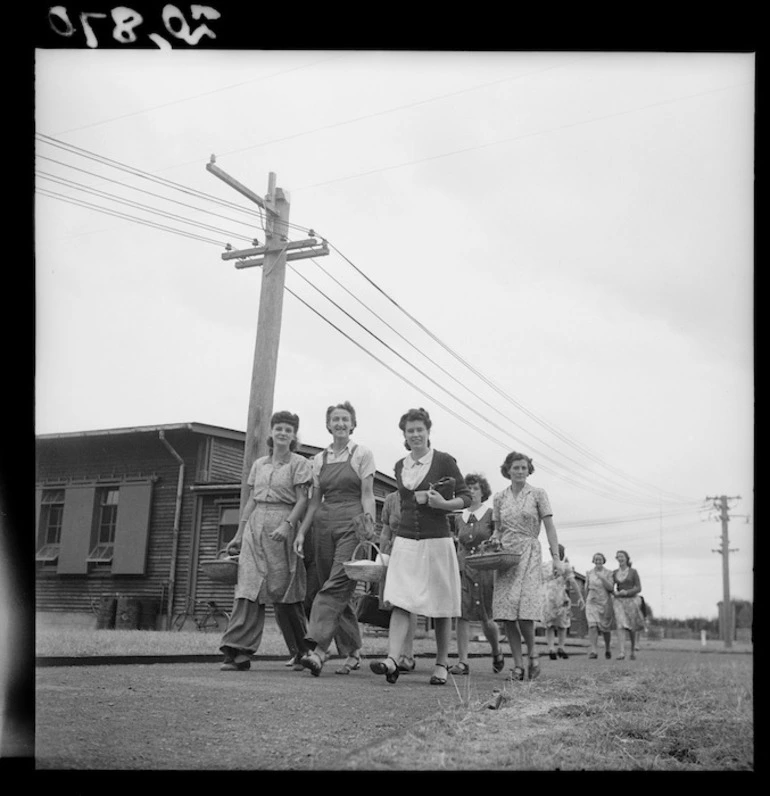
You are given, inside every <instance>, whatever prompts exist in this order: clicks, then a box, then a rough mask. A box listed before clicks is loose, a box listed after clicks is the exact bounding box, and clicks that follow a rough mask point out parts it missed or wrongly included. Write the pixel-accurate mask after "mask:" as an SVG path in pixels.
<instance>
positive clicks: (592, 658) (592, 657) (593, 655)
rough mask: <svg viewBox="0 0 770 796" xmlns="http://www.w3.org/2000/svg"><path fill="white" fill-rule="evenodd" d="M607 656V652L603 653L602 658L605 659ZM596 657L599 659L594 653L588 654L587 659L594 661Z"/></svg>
mask: <svg viewBox="0 0 770 796" xmlns="http://www.w3.org/2000/svg"><path fill="white" fill-rule="evenodd" d="M608 655H609V653H608V652H605V653H604V657H605V658H606V657H607V656H608ZM598 657H599V656H598V655H597V654H596V653H595V652H589V653H588V659H589V660H596V659H597V658H598Z"/></svg>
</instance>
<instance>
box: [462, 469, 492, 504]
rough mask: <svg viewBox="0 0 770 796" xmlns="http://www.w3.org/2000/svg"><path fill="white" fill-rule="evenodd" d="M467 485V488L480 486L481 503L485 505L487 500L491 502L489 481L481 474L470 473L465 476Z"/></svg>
mask: <svg viewBox="0 0 770 796" xmlns="http://www.w3.org/2000/svg"><path fill="white" fill-rule="evenodd" d="M465 484H466V486H471V485H472V484H478V485H479V489H481V502H482V503H483V502H484V501H485V500H489V496H490V495H491V494H492V490H491V489H490V486H489V481H487V479H486V478H484V476H483V475H481V474H480V473H468V475H466V476H465Z"/></svg>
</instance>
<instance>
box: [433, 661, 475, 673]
mask: <svg viewBox="0 0 770 796" xmlns="http://www.w3.org/2000/svg"><path fill="white" fill-rule="evenodd" d="M439 665H440V664H439ZM470 673H471V667H470V666H468V664H467V663H465V662H463V661H460V663H456V664H455V665H454V666H453V667H452V668H451V669H450V670H449V674H470Z"/></svg>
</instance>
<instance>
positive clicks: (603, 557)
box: [591, 553, 607, 564]
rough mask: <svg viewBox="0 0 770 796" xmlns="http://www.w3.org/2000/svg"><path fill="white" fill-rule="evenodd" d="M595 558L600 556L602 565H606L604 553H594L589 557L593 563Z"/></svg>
mask: <svg viewBox="0 0 770 796" xmlns="http://www.w3.org/2000/svg"><path fill="white" fill-rule="evenodd" d="M596 556H601V557H602V564H606V563H607V556H605V555H604V553H594V554H593V555H592V556H591V561H593V560H594V559H595V558H596Z"/></svg>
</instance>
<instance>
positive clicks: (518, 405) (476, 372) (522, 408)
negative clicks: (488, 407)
mask: <svg viewBox="0 0 770 796" xmlns="http://www.w3.org/2000/svg"><path fill="white" fill-rule="evenodd" d="M329 245H330V246H331V248H332V249H334V251H336V252H337V254H339V255H340V257H342V258H343V259H344V260H345V261H346V262H347V263H348V264H349V265H350V266H351V267H352V268H353V269H354V270H355V271H356V272H357V273H358V274H360V275H361V276H362V277H363V278H364V279H365V280H366V281H367V282H368V283H369V284H370V285H371V286H372V287H374V288H375V289H376V290H377V291H378V292H379V293H381V294H382V295H383V296H384V297H385V298H386V299H387V300H388V301H390V302H391V303H392V304H393V305H394V306H395V307H396V308H397V309H398V310H399V311H400V312H402V313H403V314H404V315H405V316H406V317H407V318H409V320H411V321H412V322H413V323H415V324H416V325H417V326H418V327H419V328H420V329H421V330H422V331H424V332H425V333H426V334H427V335H428V336H429V337H430V338H431V339H432V340H434V341H435V342H436V343H438V344H439V345H440V346H441V347H442V348H443V349H444V350H445V351H447V352H448V353H449V354H450V355H451V356H453V357H454V358H455V359H456V360H457V361H458V362H460V363H461V364H462V365H464V366H465V367H466V368H467V369H468V370H470V371H471V372H472V373H473V374H474V375H475V376H477V377H478V378H480V379H481V380H482V381H483V382H484V383H485V384H487V385H488V386H489V387H491V388H492V389H493V390H494V391H495V392H496V393H497V394H498V395H500V396H501V397H503V398H504V399H505V400H507V401H508V402H509V403H511V404H513V406H515V407H516V408H517V409H519V410H520V411H522V412H523V413H524V414H525V415H527V417H529V418H530V419H531V420H534V421H535V422H536V423H538V425H541V426H543V427H544V428H546V429H547V430H548V431H550V432H551V433H552V434H554V435H555V436H556V437H558V438H559V439H561V440H562V441H564V442H565V443H566V444H568V445H570V446H571V447H573V448H576V449H577V450H578V451H580V452H581V453H583V455H585V456H587V457H588V458H590V459H592V460H594V461H595V462H597V463H598V464H600V465H601V466H602V467H605V468H606V469H608V470H611V471H612V472H616V473H617V474H618V475H620V476H621V477H622V478H624V479H625V480H627V481H629V482H632V483H638V484H640V485H643V486H645V487H647V488H648V489H652V490H653V491H655V492H656V493H657V494H669V495H670V496H671V497H672V498H673V499H675V501H676V502H682V501H683V500H684V502H688V503H689V502H691V499H690V498H682V496H681V495H675V494H673V493H668V492H663V490H660V489H659V488H658V487H655V486H654V485H651V484H647V483H645V482H644V481H640V480H639V479H636V478H632V477H630V476H627V475H626V474H624V473H623V472H622V471H620V470H617V468H613V467H610V466H609V465H607V464H606V463H605V462H604V461H603V460H602V459H600V458H599V457H597V456H596V455H595V454H593V453H591V451H589V450H588V449H587V448H584V447H583V446H582V445H579V444H578V443H576V442H574V441H573V440H571V439H570V438H569V437H568V436H566V435H565V434H563V433H562V432H560V431H559V430H558V429H556V428H555V427H553V426H552V425H551V424H549V423H547V422H545V421H544V420H542V419H540V418H539V417H538V416H537V415H535V414H534V413H533V412H531V411H530V410H529V409H527V408H526V407H525V406H523V405H522V404H521V403H519V402H518V401H516V400H515V399H514V398H512V397H511V396H509V395H508V394H507V393H505V392H504V391H503V390H501V389H500V388H499V387H498V386H497V385H496V384H494V383H493V382H492V381H491V380H490V379H488V378H487V377H486V376H485V375H484V374H483V373H481V372H480V371H479V370H478V369H477V368H475V367H474V366H473V365H471V364H470V363H469V362H468V361H467V360H465V359H464V358H463V357H461V356H460V355H459V354H458V353H457V352H455V351H454V350H453V349H452V348H450V347H449V346H448V345H447V344H446V343H444V342H443V341H442V340H441V339H440V338H438V337H437V336H436V335H435V334H433V332H431V331H430V330H429V329H428V328H427V327H426V326H425V325H424V324H422V323H421V322H420V321H418V320H417V318H415V317H414V316H413V315H411V314H410V313H409V312H407V310H405V309H404V308H403V307H402V306H401V305H400V304H399V303H398V302H397V301H396V300H395V299H394V298H392V297H391V296H390V295H388V293H386V292H385V290H383V289H382V288H381V287H380V286H379V285H378V284H376V283H375V282H374V281H373V280H372V279H371V278H370V277H369V276H367V274H365V273H364V272H363V271H362V270H361V269H360V268H359V267H358V266H357V265H356V264H355V263H354V262H353V261H352V260H350V259H349V258H348V257H346V256H345V255H344V254H343V253H342V252H341V251H340V250H339V249H338V248H337V247H336V246H334V244H332V243H329Z"/></svg>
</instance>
